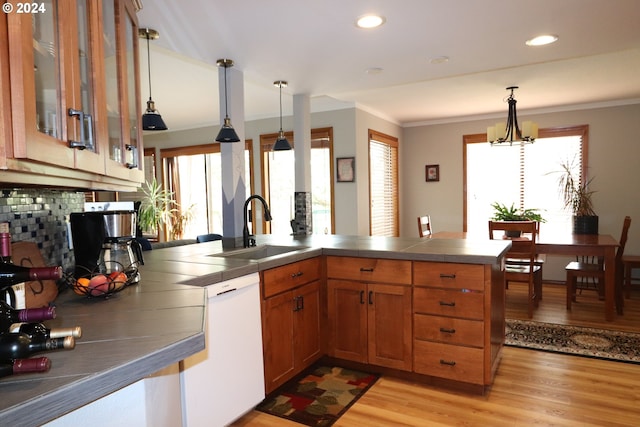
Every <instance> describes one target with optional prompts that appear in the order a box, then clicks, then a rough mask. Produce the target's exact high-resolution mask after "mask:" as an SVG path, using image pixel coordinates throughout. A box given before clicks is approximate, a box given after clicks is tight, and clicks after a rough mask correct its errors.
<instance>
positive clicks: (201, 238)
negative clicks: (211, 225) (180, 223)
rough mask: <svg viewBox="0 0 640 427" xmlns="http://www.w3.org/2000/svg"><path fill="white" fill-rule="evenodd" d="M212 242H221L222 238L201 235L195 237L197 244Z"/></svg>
mask: <svg viewBox="0 0 640 427" xmlns="http://www.w3.org/2000/svg"><path fill="white" fill-rule="evenodd" d="M214 240H222V236H221V235H220V234H201V235H199V236H197V237H196V242H197V243H203V242H212V241H214Z"/></svg>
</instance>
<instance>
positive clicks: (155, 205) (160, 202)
mask: <svg viewBox="0 0 640 427" xmlns="http://www.w3.org/2000/svg"><path fill="white" fill-rule="evenodd" d="M142 192H143V193H144V197H143V198H142V200H141V202H140V208H139V209H138V227H140V229H141V230H142V231H147V232H151V233H153V234H157V233H158V231H159V230H160V225H161V224H169V223H170V221H171V216H172V214H173V211H174V209H173V208H172V203H173V199H172V193H171V192H170V191H168V190H165V189H163V188H162V186H161V185H160V184H159V183H158V182H157V181H156V179H155V178H153V181H152V182H149V181H147V182H145V185H144V186H143V187H142Z"/></svg>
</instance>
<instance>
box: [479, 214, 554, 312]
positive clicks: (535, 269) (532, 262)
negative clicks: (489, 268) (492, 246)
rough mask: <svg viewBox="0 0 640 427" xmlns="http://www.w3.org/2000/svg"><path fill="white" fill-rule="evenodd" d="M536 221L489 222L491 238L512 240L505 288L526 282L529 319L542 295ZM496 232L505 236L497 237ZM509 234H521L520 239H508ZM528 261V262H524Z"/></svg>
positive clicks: (505, 272) (506, 267)
mask: <svg viewBox="0 0 640 427" xmlns="http://www.w3.org/2000/svg"><path fill="white" fill-rule="evenodd" d="M537 227H538V226H537V223H536V221H489V237H490V238H491V239H496V238H501V239H509V240H511V249H510V250H509V252H508V253H507V260H505V271H504V280H505V287H507V286H508V285H509V282H525V283H527V285H528V292H527V309H528V315H529V318H531V317H533V309H534V308H537V307H538V302H539V300H540V298H541V295H542V267H541V266H540V265H536V238H537V234H538V233H537V230H538V228H537ZM496 231H503V232H504V233H503V235H502V236H500V237H498V236H496V235H495V234H496V233H495V232H496ZM507 232H516V233H517V232H519V234H520V237H507V236H506V235H507ZM510 258H515V259H518V260H519V261H518V263H509V262H508V259H510ZM524 260H526V262H524Z"/></svg>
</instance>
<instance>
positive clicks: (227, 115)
mask: <svg viewBox="0 0 640 427" xmlns="http://www.w3.org/2000/svg"><path fill="white" fill-rule="evenodd" d="M224 116H225V117H229V106H228V105H227V66H226V65H225V66H224Z"/></svg>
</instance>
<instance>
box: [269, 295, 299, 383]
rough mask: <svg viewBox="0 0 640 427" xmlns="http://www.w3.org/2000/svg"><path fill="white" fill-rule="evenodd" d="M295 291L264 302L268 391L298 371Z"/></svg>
mask: <svg viewBox="0 0 640 427" xmlns="http://www.w3.org/2000/svg"><path fill="white" fill-rule="evenodd" d="M294 310H295V301H294V297H293V293H292V292H285V293H283V294H279V295H276V296H274V297H271V298H267V299H265V300H263V301H262V341H263V348H264V349H265V351H264V379H265V381H264V382H265V388H266V392H267V393H269V392H271V391H273V390H275V389H276V388H277V387H278V386H280V385H282V384H284V383H285V382H286V381H287V380H288V379H289V378H290V377H291V375H293V374H294V369H295V356H294V339H295V337H294V327H293V324H294V315H295V312H294Z"/></svg>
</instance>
